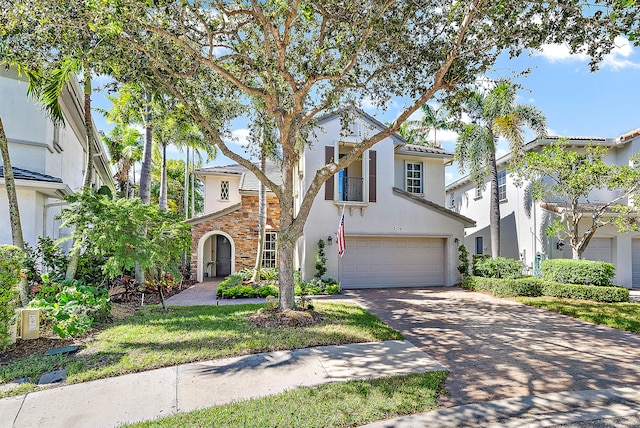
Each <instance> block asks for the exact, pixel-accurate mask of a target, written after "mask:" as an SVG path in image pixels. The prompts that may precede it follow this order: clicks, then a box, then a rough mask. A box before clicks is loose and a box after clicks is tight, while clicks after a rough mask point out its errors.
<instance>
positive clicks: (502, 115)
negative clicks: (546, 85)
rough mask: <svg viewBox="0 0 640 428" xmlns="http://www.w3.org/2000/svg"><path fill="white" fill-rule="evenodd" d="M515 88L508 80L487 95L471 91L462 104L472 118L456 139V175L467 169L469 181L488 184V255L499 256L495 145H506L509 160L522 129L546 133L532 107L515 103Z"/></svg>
mask: <svg viewBox="0 0 640 428" xmlns="http://www.w3.org/2000/svg"><path fill="white" fill-rule="evenodd" d="M516 89H517V87H516V86H515V85H514V84H513V83H512V82H510V81H508V80H499V81H498V82H496V84H495V85H494V87H493V88H492V89H491V90H490V91H489V92H487V93H481V92H473V93H471V94H470V96H469V97H468V98H467V99H466V100H465V102H464V109H465V111H466V112H467V113H468V114H469V116H470V117H471V119H472V123H469V124H465V125H464V126H463V127H462V130H461V131H460V133H459V136H458V142H457V145H456V149H455V160H456V161H457V162H458V167H459V168H460V172H462V173H464V172H465V170H467V169H468V170H469V174H470V176H471V179H472V180H473V181H475V182H476V184H477V185H478V186H484V180H485V178H486V177H487V176H488V177H490V181H491V193H490V195H491V202H490V214H489V218H490V226H489V227H490V233H491V256H492V257H493V258H496V257H499V256H500V196H499V191H498V167H497V164H496V149H497V147H496V145H497V143H498V138H500V137H503V138H505V139H506V140H507V141H508V142H509V148H510V150H511V157H512V159H513V160H517V158H518V157H519V156H521V155H522V150H523V147H524V135H523V129H522V127H523V126H527V127H529V128H530V129H531V130H532V131H533V132H535V133H536V135H538V136H539V137H541V136H544V135H545V134H546V119H545V117H544V115H543V114H542V112H541V111H540V110H538V109H537V108H535V107H532V106H528V105H522V104H516V99H517V93H516Z"/></svg>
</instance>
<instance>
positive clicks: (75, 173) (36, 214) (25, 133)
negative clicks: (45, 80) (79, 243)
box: [0, 69, 115, 245]
mask: <svg viewBox="0 0 640 428" xmlns="http://www.w3.org/2000/svg"><path fill="white" fill-rule="evenodd" d="M27 86H28V84H27V82H26V80H25V79H23V78H20V77H19V76H18V75H17V74H16V73H15V72H13V71H12V70H5V69H2V70H0V117H2V122H3V124H4V129H5V132H6V134H7V139H8V141H9V154H10V156H11V165H12V167H13V170H14V177H15V180H16V188H17V194H18V206H19V208H20V217H21V223H22V232H23V235H24V239H25V242H28V243H29V244H30V245H34V244H35V243H36V242H37V238H38V237H39V236H50V237H53V238H59V237H61V236H65V235H66V234H68V233H69V232H68V231H67V230H63V229H60V221H59V220H56V219H55V218H54V217H55V216H56V214H58V213H59V211H60V209H61V207H62V206H64V205H65V202H64V200H63V198H64V197H65V196H68V195H71V194H73V192H74V191H75V190H76V189H79V188H81V187H82V184H83V179H84V171H85V168H86V164H87V150H86V137H85V135H86V134H85V128H84V122H83V117H84V115H83V105H84V104H83V103H84V101H83V92H82V88H81V87H80V85H79V84H78V82H77V81H75V80H74V81H73V82H71V84H69V85H68V86H67V88H66V89H65V91H64V93H63V95H62V97H61V100H60V103H61V106H62V112H63V115H64V120H65V126H62V125H60V126H54V125H53V123H52V122H51V120H49V119H48V118H47V116H46V114H45V112H44V111H43V110H42V109H41V108H40V106H39V105H38V104H36V103H35V102H34V101H33V100H30V99H28V98H27ZM94 135H96V136H97V135H98V133H97V131H96V130H95V128H94ZM94 144H95V153H96V157H95V159H94V161H95V162H94V164H95V171H94V172H95V173H94V179H93V186H94V188H95V189H98V188H100V187H101V186H103V185H106V186H108V187H109V188H110V189H111V190H112V191H114V192H115V185H114V182H113V179H112V172H111V168H110V166H109V159H108V157H107V155H106V153H105V151H104V149H103V147H102V144H101V143H100V142H99V141H98V140H97V139H96V140H95V141H94ZM11 242H12V240H11V228H10V223H9V209H8V201H7V192H6V189H5V188H4V170H3V168H2V167H1V166H0V243H2V244H10V243H11Z"/></svg>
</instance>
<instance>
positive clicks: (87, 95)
mask: <svg viewBox="0 0 640 428" xmlns="http://www.w3.org/2000/svg"><path fill="white" fill-rule="evenodd" d="M84 130H85V134H86V138H87V165H86V168H87V169H86V171H85V173H84V183H83V191H86V190H88V189H91V188H92V187H91V185H92V182H93V157H94V145H93V121H92V120H91V70H89V69H88V68H87V67H86V66H85V68H84ZM82 241H83V240H82V239H80V238H78V239H76V240H75V241H74V243H73V248H72V249H71V256H70V257H69V263H68V264H67V272H66V273H65V279H66V280H67V281H71V280H73V279H74V278H75V276H76V272H77V270H78V263H79V262H80V252H81V251H82V244H83V242H82Z"/></svg>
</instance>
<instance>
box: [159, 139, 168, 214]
mask: <svg viewBox="0 0 640 428" xmlns="http://www.w3.org/2000/svg"><path fill="white" fill-rule="evenodd" d="M159 199H160V200H159V202H158V208H159V209H161V210H166V209H167V145H166V144H163V145H162V170H161V177H160V198H159Z"/></svg>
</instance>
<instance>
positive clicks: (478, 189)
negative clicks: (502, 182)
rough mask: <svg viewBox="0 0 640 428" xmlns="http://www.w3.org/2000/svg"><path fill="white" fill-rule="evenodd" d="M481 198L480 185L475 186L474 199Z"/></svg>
mask: <svg viewBox="0 0 640 428" xmlns="http://www.w3.org/2000/svg"><path fill="white" fill-rule="evenodd" d="M480 198H482V187H480V186H476V199H480Z"/></svg>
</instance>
